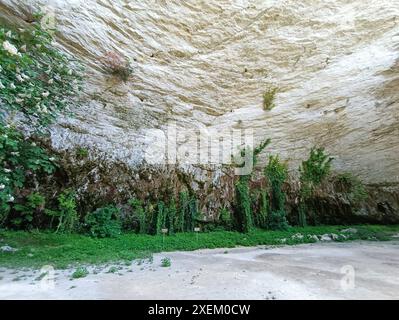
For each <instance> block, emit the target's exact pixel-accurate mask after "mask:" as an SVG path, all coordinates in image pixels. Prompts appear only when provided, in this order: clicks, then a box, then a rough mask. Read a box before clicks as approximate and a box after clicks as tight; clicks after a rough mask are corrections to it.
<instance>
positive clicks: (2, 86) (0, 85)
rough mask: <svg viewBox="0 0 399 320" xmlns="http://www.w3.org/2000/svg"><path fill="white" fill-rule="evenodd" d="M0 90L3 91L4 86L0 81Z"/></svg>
mask: <svg viewBox="0 0 399 320" xmlns="http://www.w3.org/2000/svg"><path fill="white" fill-rule="evenodd" d="M0 89H5V86H4V85H3V84H2V83H1V81H0Z"/></svg>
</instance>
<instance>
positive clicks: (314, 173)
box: [299, 148, 333, 226]
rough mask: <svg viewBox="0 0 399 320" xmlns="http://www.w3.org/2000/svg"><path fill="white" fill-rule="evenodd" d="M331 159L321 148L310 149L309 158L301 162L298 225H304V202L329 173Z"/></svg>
mask: <svg viewBox="0 0 399 320" xmlns="http://www.w3.org/2000/svg"><path fill="white" fill-rule="evenodd" d="M332 160H333V158H331V157H330V156H329V155H328V154H325V153H324V149H323V148H312V149H311V150H310V155H309V158H308V159H307V160H306V161H303V162H302V164H301V166H300V167H299V172H300V182H301V189H300V204H299V224H300V225H301V226H305V225H306V211H307V208H306V200H308V199H309V198H310V197H311V196H312V195H313V192H314V190H315V188H316V187H317V186H318V185H320V184H321V182H322V181H323V180H324V179H325V178H326V177H327V176H328V175H329V173H330V171H331V161H332Z"/></svg>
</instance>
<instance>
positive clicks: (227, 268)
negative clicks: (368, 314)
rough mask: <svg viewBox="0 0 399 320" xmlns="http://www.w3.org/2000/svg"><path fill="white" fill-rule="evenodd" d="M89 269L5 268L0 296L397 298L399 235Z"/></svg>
mask: <svg viewBox="0 0 399 320" xmlns="http://www.w3.org/2000/svg"><path fill="white" fill-rule="evenodd" d="M164 257H169V258H170V259H171V266H170V267H161V259H162V258H164ZM44 270H46V271H48V272H47V274H46V276H44V277H42V278H41V277H39V276H40V274H43V271H44ZM88 270H89V271H90V274H89V275H88V276H87V277H85V278H80V279H74V280H71V274H72V272H73V271H74V270H55V271H54V272H53V271H52V269H51V268H48V267H47V268H44V269H43V270H42V271H32V270H19V271H15V270H10V269H4V268H2V269H1V268H0V271H1V272H0V279H1V280H0V299H399V241H391V242H346V243H316V244H306V245H298V246H285V247H279V248H272V247H253V248H237V249H216V250H198V251H194V252H173V253H161V254H156V255H154V257H153V260H146V261H140V262H138V261H134V262H133V263H132V264H128V265H126V264H123V265H122V264H120V265H106V266H97V267H88Z"/></svg>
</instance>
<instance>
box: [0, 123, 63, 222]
mask: <svg viewBox="0 0 399 320" xmlns="http://www.w3.org/2000/svg"><path fill="white" fill-rule="evenodd" d="M0 162H1V163H2V168H1V169H0V224H1V223H2V222H4V221H5V220H6V219H7V216H8V214H9V212H10V208H11V204H12V203H13V202H14V200H15V197H16V193H17V191H18V190H19V189H20V188H22V187H23V186H24V185H25V182H26V179H27V178H28V177H32V176H34V175H35V174H36V173H40V172H43V173H47V174H50V173H52V172H53V171H54V170H55V167H56V165H55V158H53V157H50V156H49V155H48V154H47V153H46V152H45V151H44V150H43V149H42V148H41V147H39V146H37V145H36V144H35V143H33V142H29V141H28V140H26V139H24V137H23V135H22V134H21V133H20V132H19V131H17V130H16V129H15V128H14V127H11V126H8V125H6V126H4V125H1V124H0Z"/></svg>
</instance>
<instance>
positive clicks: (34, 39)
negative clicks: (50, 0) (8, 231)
mask: <svg viewBox="0 0 399 320" xmlns="http://www.w3.org/2000/svg"><path fill="white" fill-rule="evenodd" d="M41 17H42V15H40V14H36V15H35V16H34V21H33V22H32V23H31V24H30V25H29V26H28V27H27V28H26V29H18V31H15V30H8V29H5V28H0V105H1V110H0V162H1V163H2V169H0V224H2V223H4V221H6V219H7V217H8V215H9V213H10V210H11V208H12V203H13V202H14V200H15V199H16V197H17V196H19V195H20V194H19V191H21V189H22V188H23V187H25V188H26V184H27V180H28V178H29V179H30V180H31V181H35V183H37V179H35V178H36V177H35V176H36V175H37V174H39V173H46V174H51V173H53V172H54V170H55V162H54V161H55V159H54V158H53V157H50V156H49V155H48V154H47V152H46V151H45V150H44V149H43V148H42V147H40V146H37V145H36V144H35V143H33V142H30V141H29V140H27V139H25V138H24V136H23V134H22V133H21V132H20V131H19V130H18V129H17V127H16V126H15V125H12V126H10V125H9V124H7V122H9V123H12V122H13V121H14V118H15V116H16V115H18V116H20V115H22V117H18V119H19V121H22V122H25V123H26V124H28V125H29V127H30V128H32V129H33V131H34V133H35V134H43V133H44V130H43V129H44V128H45V127H46V126H47V125H49V124H50V123H52V122H53V121H54V120H55V119H56V117H57V116H58V115H59V114H60V113H61V112H63V111H66V110H68V107H69V106H70V105H71V104H73V103H74V102H75V99H74V98H75V97H77V96H78V93H79V91H80V90H81V84H82V77H81V76H80V74H79V73H80V70H78V69H79V68H78V66H77V65H76V63H74V62H73V61H72V59H70V58H69V57H67V56H66V55H64V54H62V53H61V52H60V51H59V50H58V49H56V48H55V46H54V43H53V40H54V39H53V37H52V31H53V30H47V29H44V28H42V24H41V21H40V20H41ZM25 191H26V190H24V192H25ZM26 201H27V202H29V199H27V200H26ZM17 208H19V210H17V211H19V212H26V211H25V209H24V208H22V207H17ZM25 216H26V217H27V218H28V219H30V215H29V214H25Z"/></svg>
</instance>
